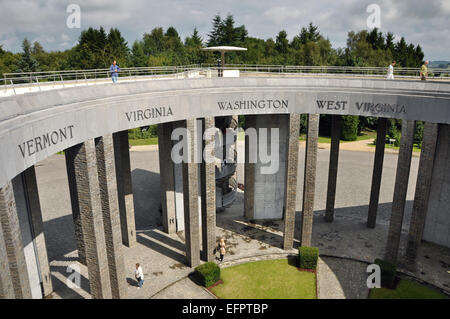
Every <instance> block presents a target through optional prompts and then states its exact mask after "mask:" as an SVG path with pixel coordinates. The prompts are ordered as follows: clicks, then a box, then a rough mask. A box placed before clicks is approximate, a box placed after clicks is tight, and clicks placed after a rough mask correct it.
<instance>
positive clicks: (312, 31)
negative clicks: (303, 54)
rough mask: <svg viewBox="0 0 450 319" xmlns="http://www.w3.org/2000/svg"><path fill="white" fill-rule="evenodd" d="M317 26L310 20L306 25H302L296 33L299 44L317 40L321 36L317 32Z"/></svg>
mask: <svg viewBox="0 0 450 319" xmlns="http://www.w3.org/2000/svg"><path fill="white" fill-rule="evenodd" d="M318 30H319V27H317V26H315V25H313V24H312V22H310V23H309V25H308V27H307V28H305V27H302V29H301V31H300V34H299V35H298V39H299V40H300V43H301V44H306V43H307V42H309V41H313V42H316V41H319V39H320V38H322V36H321V35H320V33H319V31H318Z"/></svg>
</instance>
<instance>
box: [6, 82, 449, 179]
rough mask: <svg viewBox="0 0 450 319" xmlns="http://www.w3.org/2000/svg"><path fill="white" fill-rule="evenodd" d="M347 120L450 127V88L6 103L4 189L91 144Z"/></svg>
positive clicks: (365, 86) (124, 92) (159, 89)
mask: <svg viewBox="0 0 450 319" xmlns="http://www.w3.org/2000/svg"><path fill="white" fill-rule="evenodd" d="M284 113H310V114H341V115H363V116H376V117H388V118H389V117H392V118H399V119H406V120H423V121H427V122H434V123H446V124H450V84H449V83H441V82H420V81H385V80H366V79H336V78H333V79H328V78H313V77H307V78H306V77H305V78H233V79H223V78H221V79H191V80H183V81H180V80H167V81H148V82H147V81H142V82H132V83H119V84H116V85H113V84H105V85H96V86H86V87H76V88H67V89H60V90H54V91H46V92H39V93H31V94H24V95H17V96H14V97H8V98H0V149H1V150H2V151H1V152H0V187H2V186H4V185H5V184H6V183H7V182H8V181H9V180H11V179H12V178H13V177H15V176H16V175H17V174H19V173H21V172H23V171H24V170H25V169H26V168H28V167H30V166H32V165H34V164H35V163H37V162H39V161H41V160H43V159H45V158H46V157H48V156H50V155H52V154H55V153H57V152H59V151H63V150H64V149H66V148H68V147H71V146H73V145H76V144H79V143H82V142H84V141H86V140H88V139H92V138H96V137H99V136H104V135H106V134H111V133H114V132H119V131H123V130H127V129H131V128H136V127H141V126H146V125H152V124H157V123H163V122H171V121H178V120H183V119H191V118H204V117H210V116H229V115H241V114H284Z"/></svg>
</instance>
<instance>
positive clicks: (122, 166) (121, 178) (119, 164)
mask: <svg viewBox="0 0 450 319" xmlns="http://www.w3.org/2000/svg"><path fill="white" fill-rule="evenodd" d="M113 139H114V156H115V161H116V178H117V191H118V199H119V211H120V224H121V229H122V243H123V244H124V245H125V246H127V247H133V246H134V245H135V244H136V225H135V220H134V199H133V187H132V181H131V165H130V146H129V143H128V131H122V132H118V133H114V134H113Z"/></svg>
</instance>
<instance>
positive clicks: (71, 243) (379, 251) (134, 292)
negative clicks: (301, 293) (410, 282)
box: [36, 144, 450, 299]
mask: <svg viewBox="0 0 450 319" xmlns="http://www.w3.org/2000/svg"><path fill="white" fill-rule="evenodd" d="M239 151H240V152H242V151H243V145H242V144H240V145H239ZM303 158H304V148H303V147H301V148H300V159H303ZM328 158H329V149H325V148H323V149H322V148H319V152H318V170H317V182H316V195H315V217H314V227H313V245H314V246H317V247H319V249H320V253H321V255H322V257H321V261H320V264H319V292H320V295H319V297H321V298H366V297H367V292H368V291H367V288H366V287H365V280H366V274H365V267H366V265H367V264H366V263H368V262H372V261H373V260H374V259H375V258H376V257H381V256H383V254H384V247H385V244H386V239H387V225H388V222H389V215H390V209H391V202H392V196H393V187H394V181H395V169H396V162H397V156H396V155H395V154H386V155H385V161H384V172H383V180H382V188H381V194H380V203H381V204H380V207H379V213H378V225H377V227H376V229H368V228H366V226H365V220H366V216H367V204H368V202H369V194H370V183H371V175H372V165H373V153H368V152H353V151H345V150H343V151H341V153H340V163H339V170H338V187H337V194H336V218H335V221H334V222H333V223H332V224H330V223H326V222H324V220H323V215H324V209H325V199H326V185H327V177H328ZM131 164H132V177H133V192H134V194H135V213H136V228H137V242H138V243H137V245H136V246H135V247H133V248H131V249H129V248H126V249H125V264H126V271H127V273H126V277H127V282H128V296H129V297H130V298H190V299H194V298H208V297H212V296H211V295H210V294H208V293H207V292H206V291H204V290H203V289H202V288H200V287H198V286H196V285H195V284H194V283H193V282H192V281H191V280H190V279H189V278H188V277H187V276H188V275H189V273H191V271H192V269H190V268H188V267H186V266H185V265H184V243H183V234H182V233H180V234H175V235H170V236H169V235H167V234H165V233H163V232H162V231H161V213H160V210H159V209H160V202H161V201H160V197H161V196H160V187H159V163H158V151H157V148H156V147H153V148H151V149H150V150H148V148H147V149H146V150H145V151H132V152H131ZM417 166H418V158H417V157H414V158H413V160H412V168H411V177H410V182H409V189H408V202H407V205H406V211H405V219H404V223H403V228H404V234H403V238H402V245H401V249H402V251H401V253H400V254H401V255H402V254H403V249H404V243H405V235H406V230H407V228H408V224H409V218H410V214H411V209H412V200H413V198H414V188H415V182H416V177H417ZM36 170H37V177H38V185H39V191H40V196H41V205H42V210H43V217H44V227H45V235H46V240H47V247H48V253H49V258H50V261H51V272H52V277H53V278H52V279H53V285H54V287H55V293H54V294H53V297H54V298H89V294H88V291H89V282H88V277H87V269H86V267H85V266H83V265H79V264H78V262H77V252H76V250H75V249H76V246H75V239H74V230H73V222H72V216H71V208H70V200H69V190H68V184H67V178H66V172H65V162H64V157H63V155H54V156H52V157H50V158H48V159H47V160H45V161H43V162H41V163H39V164H38V165H36ZM303 170H304V162H303V161H302V160H300V163H299V177H298V195H297V216H296V225H297V227H296V234H295V238H296V240H298V238H300V234H299V233H298V232H299V229H300V227H298V226H299V223H300V221H301V212H300V211H301V197H302V192H303V189H302V186H303V173H304V171H303ZM243 177H244V176H243V165H238V181H239V182H240V183H243ZM242 215H243V193H242V192H239V193H238V198H237V201H236V203H235V204H234V205H233V206H232V207H231V208H229V209H227V210H225V211H224V212H221V213H218V215H217V237H224V238H225V239H226V241H227V244H228V247H229V251H228V254H227V256H226V260H225V262H224V263H223V264H222V265H221V266H222V267H226V266H229V265H232V264H235V263H240V262H246V261H251V260H257V259H264V258H282V257H284V256H286V254H287V253H288V254H295V253H296V250H292V251H290V252H286V251H284V250H282V249H281V248H280V247H281V243H282V232H281V229H282V222H281V221H262V222H258V223H257V224H252V223H247V222H245V221H244V220H243V216H242ZM297 244H298V242H297ZM333 256H334V257H345V258H346V259H341V258H334V257H333ZM136 262H139V263H141V264H142V265H143V268H144V275H145V284H144V287H143V289H137V288H136V286H135V285H136V283H135V280H134V264H135V263H136ZM69 265H73V266H72V268H75V269H76V270H78V268H79V271H80V273H81V287H80V288H73V287H68V286H67V277H68V276H70V273H69V272H67V267H68V266H69ZM449 270H450V249H447V248H443V247H439V246H437V245H433V244H430V243H424V244H423V245H422V249H421V251H420V252H419V257H418V267H417V269H415V270H411V271H409V273H410V274H411V275H414V276H415V277H417V278H421V279H423V280H425V281H428V282H431V283H433V284H435V285H436V286H439V287H441V288H443V289H446V290H448V291H450V274H449V273H448V271H449ZM405 271H406V270H405Z"/></svg>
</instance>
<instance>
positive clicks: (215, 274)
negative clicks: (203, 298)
mask: <svg viewBox="0 0 450 319" xmlns="http://www.w3.org/2000/svg"><path fill="white" fill-rule="evenodd" d="M194 276H195V278H196V279H197V280H198V281H199V282H200V284H201V285H203V286H205V287H210V286H212V285H213V284H215V283H216V282H217V281H219V279H220V268H219V266H217V265H216V263H214V262H212V261H210V262H207V263H204V264H203V265H200V266H197V267H195V271H194Z"/></svg>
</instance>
